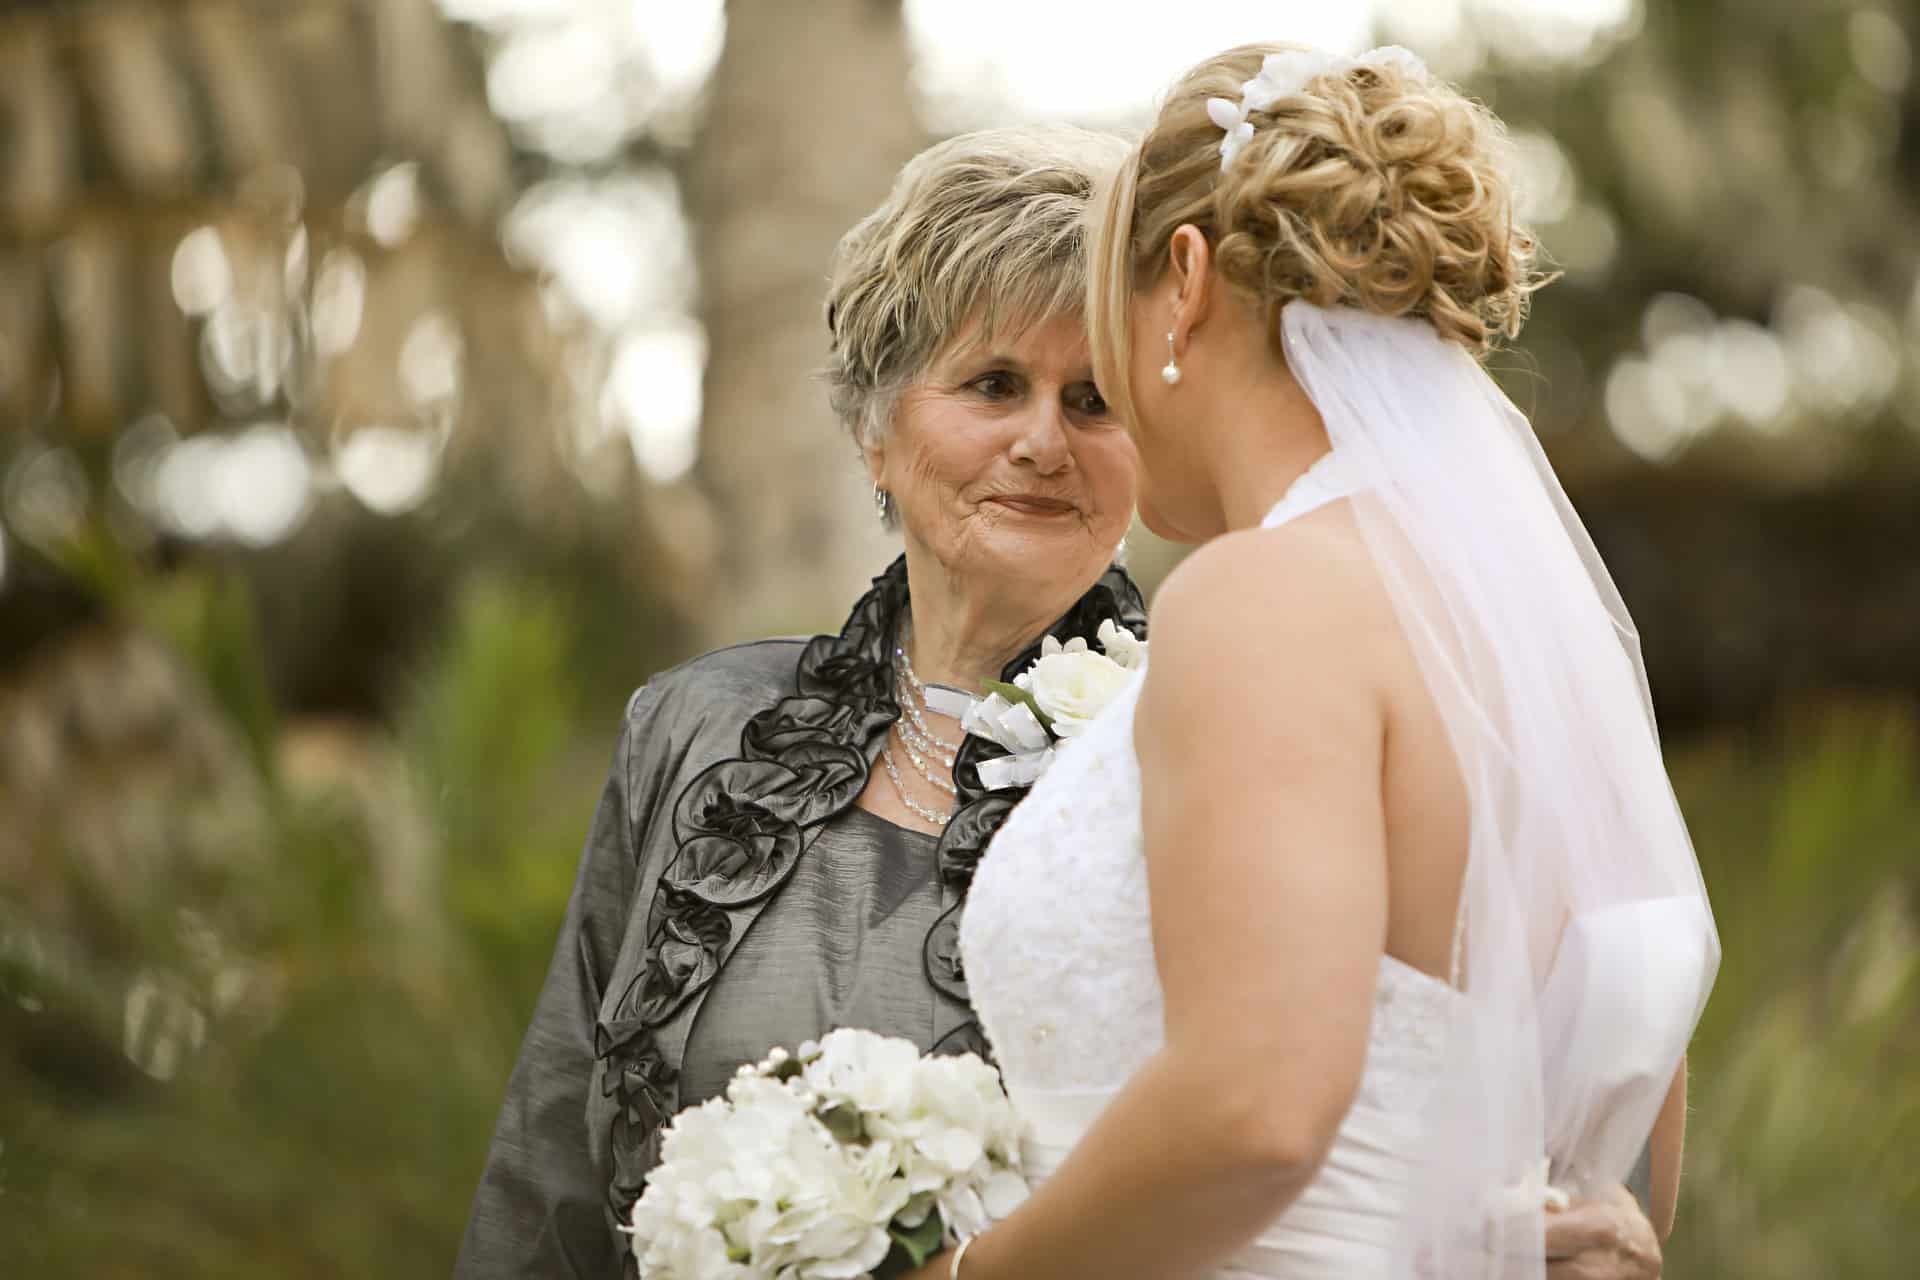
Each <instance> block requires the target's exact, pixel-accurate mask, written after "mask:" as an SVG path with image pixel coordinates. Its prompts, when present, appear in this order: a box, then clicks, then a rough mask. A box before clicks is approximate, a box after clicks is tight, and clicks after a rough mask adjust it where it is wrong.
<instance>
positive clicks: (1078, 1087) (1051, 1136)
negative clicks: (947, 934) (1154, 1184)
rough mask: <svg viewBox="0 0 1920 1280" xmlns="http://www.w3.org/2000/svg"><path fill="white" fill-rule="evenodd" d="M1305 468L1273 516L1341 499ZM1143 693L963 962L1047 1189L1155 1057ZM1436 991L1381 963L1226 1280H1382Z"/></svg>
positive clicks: (1003, 852) (1045, 796)
mask: <svg viewBox="0 0 1920 1280" xmlns="http://www.w3.org/2000/svg"><path fill="white" fill-rule="evenodd" d="M1329 470H1330V469H1329V468H1327V467H1316V468H1315V469H1313V470H1312V471H1309V472H1308V473H1307V475H1306V476H1305V477H1303V478H1302V481H1301V482H1300V483H1298V484H1296V485H1295V486H1294V488H1293V489H1291V490H1289V493H1288V496H1287V498H1286V499H1285V500H1283V502H1282V504H1281V505H1280V506H1279V507H1276V508H1275V512H1274V515H1275V517H1276V518H1277V519H1274V520H1271V521H1270V523H1277V522H1278V520H1280V519H1288V518H1297V517H1298V516H1300V515H1303V514H1305V513H1306V512H1307V511H1310V510H1312V509H1314V508H1316V507H1318V506H1320V505H1322V504H1323V503H1325V502H1328V501H1333V500H1335V499H1337V498H1339V497H1341V496H1344V492H1345V490H1343V489H1342V488H1341V487H1340V486H1339V484H1338V483H1337V480H1336V479H1335V478H1334V477H1333V476H1331V475H1330V474H1329ZM1140 687H1141V682H1140V681H1139V680H1138V679H1136V680H1135V682H1134V683H1133V685H1131V686H1130V687H1129V688H1128V689H1127V690H1126V691H1125V692H1123V693H1122V694H1121V695H1120V696H1119V697H1117V698H1116V699H1115V700H1114V701H1113V702H1112V703H1111V704H1110V705H1109V706H1108V707H1107V709H1106V710H1105V712H1104V713H1103V714H1102V715H1101V716H1100V718H1099V719H1097V720H1096V721H1094V723H1093V724H1092V725H1090V726H1089V727H1088V728H1087V730H1086V731H1085V732H1084V733H1083V734H1081V735H1080V736H1079V737H1077V738H1075V739H1073V740H1072V741H1070V742H1068V743H1066V744H1065V745H1064V746H1063V747H1061V748H1060V749H1059V752H1058V755H1057V756H1056V758H1055V760H1054V763H1053V765H1052V767H1051V768H1050V769H1049V770H1048V771H1047V773H1046V775H1045V776H1044V777H1042V778H1041V779H1040V781H1039V783H1038V784H1037V785H1035V787H1034V788H1033V790H1032V792H1031V793H1030V794H1029V795H1028V796H1027V798H1026V799H1025V800H1024V801H1023V802H1022V803H1021V804H1020V805H1019V807H1018V808H1016V809H1015V810H1014V812H1013V814H1012V815H1011V816H1010V817H1009V818H1008V819H1007V822H1006V824H1005V825H1004V826H1003V827H1002V828H1001V830H1000V834H999V836H998V837H997V838H996V839H995V841H994V842H993V845H992V846H991V847H990V848H989V850H988V851H987V855H986V857H985V858H984V859H983V860H982V862H981V865H980V867H979V869H978V871H977V873H976V876H975V879H974V884H973V888H972V891H971V894H970V898H969V904H968V908H967V914H966V919H965V922H964V924H963V926H962V929H961V937H960V947H961V955H962V960H963V963H964V964H965V967H966V974H967V982H968V986H969V989H970V991H971V994H972V999H973V1003H974V1007H975V1009H976V1011H977V1012H978V1013H979V1015H980V1020H981V1025H982V1026H983V1028H984V1029H985V1031H986V1033H987V1037H988V1039H989V1041H990V1042H991V1043H992V1046H993V1051H994V1054H995V1056H996V1058H997V1059H998V1061H999V1063H1000V1067H1001V1070H1002V1074H1003V1076H1004V1078H1005V1081H1006V1085H1007V1089H1008V1092H1009V1094H1010V1095H1011V1096H1012V1098H1013V1100H1014V1102H1015V1104H1016V1105H1017V1106H1018V1107H1019V1108H1020V1110H1021V1111H1022V1113H1023V1115H1024V1116H1025V1118H1026V1119H1027V1121H1028V1123H1029V1126H1030V1128H1031V1130H1032V1132H1033V1138H1034V1141H1033V1144H1032V1149H1031V1150H1030V1151H1029V1163H1030V1167H1031V1170H1032V1172H1034V1173H1037V1174H1038V1175H1040V1176H1045V1174H1046V1173H1048V1172H1049V1171H1050V1170H1051V1169H1052V1168H1054V1167H1056V1166H1057V1164H1058V1163H1059V1160H1060V1159H1061V1158H1062V1157H1064V1155H1065V1153H1066V1150H1067V1149H1068V1148H1070V1147H1071V1146H1072V1145H1073V1143H1074V1142H1075V1141H1076V1140H1077V1139H1078V1137H1079V1136H1080V1134H1082V1133H1084V1132H1085V1130H1086V1129H1087V1128H1088V1127H1089V1126H1090V1125H1091V1124H1092V1123H1093V1121H1094V1120H1095V1119H1096V1118H1097V1116H1098V1114H1099V1111H1100V1109H1101V1108H1102V1107H1103V1106H1104V1105H1105V1103H1106V1101H1107V1100H1108V1099H1110V1098H1111V1097H1112V1096H1113V1094H1114V1093H1115V1092H1117V1091H1118V1090H1119V1089H1120V1087H1121V1086H1122V1085H1123V1084H1124V1083H1125V1082H1126V1080H1127V1078H1128V1077H1129V1076H1130V1075H1132V1073H1133V1072H1134V1071H1135V1070H1136V1069H1138V1068H1139V1067H1140V1066H1141V1065H1142V1064H1143V1063H1144V1062H1145V1061H1146V1060H1147V1058H1148V1057H1150V1056H1151V1055H1152V1054H1153V1053H1154V1052H1156V1051H1157V1050H1158V1049H1159V1048H1160V1047H1161V1046H1162V1045H1163V1044H1164V1043H1165V1030H1164V1016H1163V1015H1164V1009H1163V996H1162V991H1161V987H1160V979H1159V973H1158V970H1157V968H1156V966H1155V961H1154V951H1153V933H1152V908H1151V903H1150V901H1149V897H1148V890H1147V868H1146V861H1145V856H1144V849H1143V841H1142V835H1141V826H1140V774H1139V764H1138V760H1137V758H1136V756H1135V754H1134V747H1133V721H1134V711H1135V708H1136V706H1137V704H1138V700H1139V692H1140ZM1457 998H1458V997H1457V996H1456V995H1455V993H1454V992H1453V991H1452V990H1451V989H1450V988H1449V987H1447V986H1446V984H1444V983H1442V982H1440V981H1439V980H1437V979H1435V978H1432V977H1429V976H1428V975H1426V974H1423V973H1420V972H1419V971H1417V970H1414V969H1412V968H1409V967H1408V966H1406V965H1404V964H1401V963H1400V962H1399V961H1396V960H1394V959H1392V958H1391V957H1387V958H1384V959H1383V960H1382V964H1381V968H1380V976H1379V980H1378V983H1377V985H1376V987H1375V992H1374V1008H1373V1021H1372V1027H1371V1031H1370V1035H1369V1040H1368V1049H1367V1058H1366V1065H1365V1068H1364V1070H1363V1073H1362V1076H1361V1081H1360V1085H1359V1089H1358V1092H1357V1094H1356V1097H1355V1101H1354V1105H1353V1107H1352V1109H1351V1110H1350V1111H1349V1113H1348V1116H1347V1118H1346V1120H1345V1122H1344V1123H1343V1124H1342V1127H1341V1130H1340V1133H1339V1135H1338V1137H1337V1138H1336V1139H1335V1143H1334V1147H1333V1150H1332V1153H1331V1154H1330V1155H1329V1157H1328V1160H1327V1162H1326V1164H1325V1166H1324V1167H1323V1169H1322V1171H1321V1173H1320V1175H1319V1176H1318V1178H1317V1179H1316V1180H1315V1183H1314V1184H1313V1186H1312V1187H1310V1188H1309V1189H1308V1191H1307V1192H1306V1193H1304V1194H1303V1195H1302V1196H1301V1198H1300V1199H1299V1200H1298V1201H1297V1202H1296V1203H1295V1204H1294V1206H1293V1207H1292V1208H1291V1209H1289V1210H1288V1212H1287V1214H1286V1215H1285V1217H1283V1218H1282V1219H1281V1220H1280V1221H1279V1222H1277V1223H1276V1224H1274V1226H1273V1227H1272V1228H1271V1229H1270V1230H1269V1231H1268V1232H1267V1233H1266V1234H1265V1235H1263V1236H1262V1237H1261V1240H1260V1242H1259V1243H1258V1244H1256V1245H1255V1246H1254V1247H1253V1248H1251V1249H1250V1250H1249V1251H1248V1253H1247V1254H1246V1255H1245V1256H1243V1257H1242V1258H1241V1259H1239V1260H1237V1261H1236V1263H1235V1264H1234V1268H1235V1269H1234V1270H1233V1271H1231V1272H1229V1273H1227V1274H1246V1275H1265V1276H1288V1277H1318V1276H1323V1275H1324V1276H1329V1277H1331V1276H1336V1275H1337V1276H1361V1275H1366V1274H1370V1273H1373V1274H1378V1273H1379V1271H1380V1266H1381V1265H1383V1263H1382V1262H1381V1260H1382V1259H1384V1257H1385V1254H1386V1251H1387V1250H1388V1249H1389V1248H1390V1246H1391V1244H1392V1235H1393V1231H1394V1227H1395V1224H1396V1222H1397V1221H1398V1218H1399V1213H1400V1207H1401V1206H1400V1195H1401V1192H1402V1188H1403V1186H1404V1183H1405V1169H1404V1164H1403V1161H1404V1159H1405V1158H1406V1157H1407V1156H1409V1155H1410V1154H1411V1152H1412V1151H1413V1150H1415V1149H1416V1148H1417V1136H1418V1132H1419V1129H1418V1126H1419V1114H1420V1111H1421V1109H1422V1104H1423V1103H1424V1101H1425V1098H1426V1095H1427V1091H1428V1088H1429V1086H1430V1084H1431V1082H1432V1080H1433V1079H1434V1078H1435V1075H1436V1071H1437V1068H1438V1064H1439V1061H1440V1055H1441V1047H1442V1042H1443V1040H1444V1036H1445V1028H1446V1025H1447V1016H1448V1011H1449V1007H1450V1002H1452V1001H1454V1000H1455V999H1457Z"/></svg>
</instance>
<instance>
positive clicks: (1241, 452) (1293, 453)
mask: <svg viewBox="0 0 1920 1280" xmlns="http://www.w3.org/2000/svg"><path fill="white" fill-rule="evenodd" d="M1235 382H1236V384H1237V385H1234V386H1232V387H1223V388H1221V389H1220V394H1219V395H1218V396H1217V399H1218V402H1219V412H1218V413H1217V414H1215V415H1212V421H1214V422H1215V423H1217V424H1219V425H1218V427H1217V429H1216V430H1214V431H1213V432H1211V433H1210V434H1209V437H1208V439H1207V441H1206V444H1205V446H1204V447H1205V449H1206V457H1205V460H1204V465H1205V467H1206V471H1207V474H1208V475H1209V476H1210V477H1211V479H1212V481H1213V486H1214V492H1215V494H1216V495H1217V497H1218V499H1219V504H1220V516H1221V520H1222V523H1223V524H1224V525H1225V527H1226V531H1227V532H1233V531H1234V530H1237V529H1251V528H1254V527H1256V526H1257V525H1259V523H1260V522H1261V521H1262V520H1264V519H1266V517H1267V513H1268V512H1269V511H1271V510H1273V504H1274V503H1276V502H1278V501H1280V499H1281V497H1283V496H1284V495H1285V494H1286V492H1287V489H1288V487H1289V486H1291V485H1292V484H1293V482H1294V481H1295V480H1298V479H1299V478H1300V477H1301V476H1302V475H1303V474H1305V472H1306V470H1307V468H1308V467H1311V466H1312V465H1313V464H1314V463H1315V462H1318V461H1319V460H1320V458H1321V457H1322V456H1323V455H1325V454H1326V452H1327V450H1328V448H1329V447H1330V445H1329V442H1328V440H1327V428H1326V424H1325V423H1324V422H1322V421H1321V419H1320V411H1319V410H1318V409H1316V408H1314V406H1313V401H1312V400H1310V399H1308V398H1307V393H1306V392H1305V391H1303V390H1301V388H1300V384H1299V383H1298V382H1295V381H1294V380H1293V377H1292V375H1290V374H1289V373H1287V371H1286V370H1285V369H1284V368H1281V367H1280V366H1279V365H1278V363H1277V362H1275V363H1274V364H1273V365H1271V366H1270V367H1269V368H1267V369H1262V370H1259V371H1250V372H1249V376H1247V377H1246V378H1245V379H1244V380H1241V379H1236V380H1235ZM1247 405H1259V406H1261V411H1260V412H1259V413H1258V414H1255V415H1251V416H1250V415H1248V414H1247V413H1246V411H1245V406H1247Z"/></svg>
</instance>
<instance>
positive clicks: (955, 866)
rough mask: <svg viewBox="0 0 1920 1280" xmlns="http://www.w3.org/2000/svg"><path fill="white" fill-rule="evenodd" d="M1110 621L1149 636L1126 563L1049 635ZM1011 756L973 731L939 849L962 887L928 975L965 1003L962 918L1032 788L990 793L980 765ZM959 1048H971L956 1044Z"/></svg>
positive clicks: (1029, 658) (928, 952)
mask: <svg viewBox="0 0 1920 1280" xmlns="http://www.w3.org/2000/svg"><path fill="white" fill-rule="evenodd" d="M1103 622H1113V623H1116V624H1118V625H1119V626H1121V627H1123V628H1125V629H1126V630H1127V631H1130V632H1132V633H1133V635H1134V636H1135V638H1137V639H1145V638H1146V634H1147V606H1146V602H1145V601H1144V600H1143V599H1142V598H1141V596H1140V588H1139V587H1137V586H1135V585H1134V582H1133V579H1132V578H1130V577H1128V576H1127V573H1126V570H1124V569H1119V568H1114V569H1109V570H1108V571H1107V573H1106V575H1105V576H1104V577H1102V578H1101V579H1100V581H1098V582H1096V583H1095V584H1094V585H1093V589H1092V590H1090V591H1088V592H1087V594H1085V595H1084V596H1081V597H1080V600H1079V603H1077V604H1075V605H1074V606H1073V608H1071V609H1069V610H1068V611H1067V613H1066V615H1065V616H1064V617H1062V618H1061V619H1060V620H1059V621H1058V622H1056V623H1054V624H1053V625H1052V626H1051V627H1048V628H1047V630H1046V635H1048V636H1053V637H1054V638H1055V639H1058V640H1061V641H1067V640H1071V639H1073V638H1075V637H1076V636H1078V637H1081V638H1084V639H1085V640H1086V641H1087V643H1089V644H1093V643H1094V642H1095V640H1096V637H1097V636H1098V635H1099V632H1100V624H1101V623H1103ZM1044 640H1045V636H1042V637H1041V638H1040V639H1036V640H1035V641H1034V642H1033V643H1032V644H1031V645H1029V646H1028V647H1027V648H1026V649H1025V650H1024V651H1023V652H1022V653H1021V654H1020V656H1019V657H1017V658H1015V659H1014V660H1013V661H1012V662H1009V663H1008V664H1007V665H1006V667H1005V669H1004V670H1002V671H1001V673H1000V679H1001V680H1003V681H1005V682H1007V683H1009V684H1010V683H1012V681H1013V678H1014V677H1015V676H1016V675H1019V674H1020V673H1021V672H1023V671H1025V670H1026V669H1027V668H1028V667H1030V666H1032V665H1033V664H1034V663H1035V662H1037V661H1038V660H1039V658H1040V646H1041V644H1042V642H1043V641H1044ZM1006 754H1008V753H1007V751H1006V749H1005V748H1003V747H1000V746H998V745H997V744H995V743H991V742H988V741H987V740H986V739H984V738H975V737H971V736H969V737H968V738H967V739H966V740H965V741H963V742H962V743H961V744H960V751H959V754H958V755H957V756H956V757H955V761H954V768H953V780H954V785H955V787H956V788H957V789H958V791H959V797H958V800H957V803H956V804H955V807H954V812H953V818H952V820H951V821H949V822H948V823H947V829H946V830H945V831H943V832H941V833H940V844H939V848H938V852H937V855H936V856H937V858H938V860H939V867H940V876H941V878H942V879H943V880H945V881H946V882H947V883H948V884H950V885H952V886H953V887H954V889H955V890H956V891H957V892H958V894H959V900H958V901H957V902H955V903H954V905H953V906H951V907H949V908H948V909H947V911H946V913H945V914H944V915H942V916H941V917H940V919H938V920H936V921H935V922H934V925H933V928H932V929H930V930H929V931H928V932H927V941H926V944H925V947H924V949H923V952H922V957H921V958H922V960H923V962H924V967H925V969H926V973H927V981H929V982H931V983H932V984H933V985H934V987H935V988H936V989H937V990H939V991H941V992H944V993H945V994H946V995H948V996H951V997H952V998H953V999H955V1000H958V1001H960V1002H962V1003H964V1004H971V1003H972V1000H971V999H970V998H969V996H968V994H967V977H966V972H965V970H964V969H963V967H962V966H961V963H960V917H961V915H962V913H963V912H964V911H965V910H966V905H967V890H968V889H969V888H970V887H971V886H972V884H973V872H974V868H976V867H978V866H979V865H980V858H981V856H982V855H983V854H985V853H986V851H987V846H988V845H989V844H990V843H992V841H993V837H994V833H995V832H997V831H999V830H1000V824H1001V823H1003V822H1005V821H1006V820H1007V815H1008V814H1009V813H1011V812H1013V806H1014V805H1016V804H1018V803H1019V802H1020V801H1021V800H1022V799H1023V798H1025V796H1026V794H1027V790H1028V789H1027V788H1026V787H1006V788H1002V789H1001V790H999V791H988V790H987V789H986V788H984V787H982V786H981V785H980V773H979V768H980V763H981V762H982V761H984V760H992V759H996V758H998V757H1000V756H1004V755H1006ZM962 1032H965V1033H967V1042H968V1047H969V1048H974V1047H975V1046H977V1049H976V1051H977V1052H979V1053H980V1054H981V1056H982V1057H987V1056H988V1055H987V1053H986V1041H985V1038H984V1037H982V1036H981V1035H980V1032H979V1024H978V1023H977V1022H968V1023H967V1024H965V1026H963V1027H961V1028H959V1029H958V1030H957V1031H956V1032H955V1033H953V1035H950V1036H948V1037H947V1039H948V1040H953V1039H955V1038H956V1037H959V1036H960V1035H961V1033H962ZM943 1051H945V1050H943ZM952 1052H966V1050H964V1049H954V1050H952Z"/></svg>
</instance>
